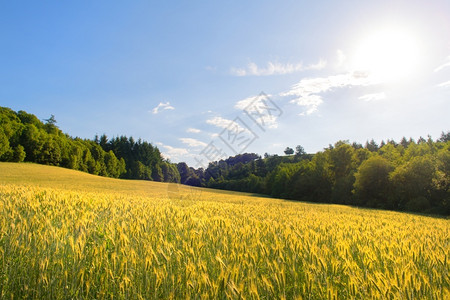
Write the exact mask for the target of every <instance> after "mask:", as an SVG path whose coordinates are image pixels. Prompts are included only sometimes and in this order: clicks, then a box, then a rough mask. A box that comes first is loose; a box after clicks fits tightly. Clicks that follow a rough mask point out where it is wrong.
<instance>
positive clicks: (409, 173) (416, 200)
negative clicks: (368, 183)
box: [391, 156, 436, 211]
mask: <svg viewBox="0 0 450 300" xmlns="http://www.w3.org/2000/svg"><path fill="white" fill-rule="evenodd" d="M435 174H436V166H435V164H434V163H433V160H432V159H431V157H429V156H418V157H414V158H412V159H411V161H408V162H407V163H406V164H404V165H402V166H399V167H397V168H396V169H395V171H394V172H393V173H392V175H391V178H392V182H393V184H394V188H395V192H396V197H397V199H398V201H399V208H400V209H406V210H410V211H424V210H426V209H428V208H429V206H430V201H429V199H430V195H431V190H432V187H433V179H434V178H435Z"/></svg>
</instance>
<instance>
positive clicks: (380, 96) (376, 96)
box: [358, 92, 386, 101]
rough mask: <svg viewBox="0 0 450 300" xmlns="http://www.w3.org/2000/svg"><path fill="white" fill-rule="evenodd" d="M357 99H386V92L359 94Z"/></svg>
mask: <svg viewBox="0 0 450 300" xmlns="http://www.w3.org/2000/svg"><path fill="white" fill-rule="evenodd" d="M358 99H359V100H363V101H377V100H383V99H386V94H385V93H384V92H381V93H373V94H367V95H364V96H361V97H359V98H358Z"/></svg>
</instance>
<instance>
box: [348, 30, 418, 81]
mask: <svg viewBox="0 0 450 300" xmlns="http://www.w3.org/2000/svg"><path fill="white" fill-rule="evenodd" d="M420 56H421V55H420V43H419V42H418V40H417V39H416V37H415V36H414V34H412V33H410V32H408V31H405V30H398V29H386V30H381V31H377V32H373V33H371V34H367V35H366V36H365V38H363V39H362V40H361V41H360V42H359V44H358V47H357V48H356V52H355V55H354V61H353V69H354V70H355V71H359V72H365V73H367V74H368V75H369V76H370V77H371V78H372V80H375V81H378V82H393V81H402V80H406V79H408V78H410V77H412V76H413V75H414V74H417V72H418V66H419V63H420Z"/></svg>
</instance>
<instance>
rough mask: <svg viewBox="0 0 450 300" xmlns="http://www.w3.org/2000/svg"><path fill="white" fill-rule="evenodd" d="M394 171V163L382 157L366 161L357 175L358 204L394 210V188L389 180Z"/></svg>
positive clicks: (356, 192)
mask: <svg viewBox="0 0 450 300" xmlns="http://www.w3.org/2000/svg"><path fill="white" fill-rule="evenodd" d="M393 170H394V166H393V165H392V163H391V162H390V161H389V160H387V159H386V158H383V157H381V156H378V155H377V156H372V157H370V158H369V159H368V160H366V161H364V162H363V163H362V164H361V166H360V167H359V169H358V172H357V173H356V174H355V178H356V180H355V183H354V190H353V192H354V194H355V197H356V203H357V204H359V205H365V206H370V207H377V208H390V209H393V208H395V207H394V203H392V201H391V199H392V187H391V182H390V179H389V175H390V173H391V172H392V171H393Z"/></svg>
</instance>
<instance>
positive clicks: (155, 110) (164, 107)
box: [152, 102, 175, 115]
mask: <svg viewBox="0 0 450 300" xmlns="http://www.w3.org/2000/svg"><path fill="white" fill-rule="evenodd" d="M171 109H175V107H173V106H172V105H170V102H166V103H162V102H160V103H159V104H158V106H156V107H155V108H153V109H152V113H153V114H155V115H156V114H157V113H159V112H160V111H163V110H171Z"/></svg>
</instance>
